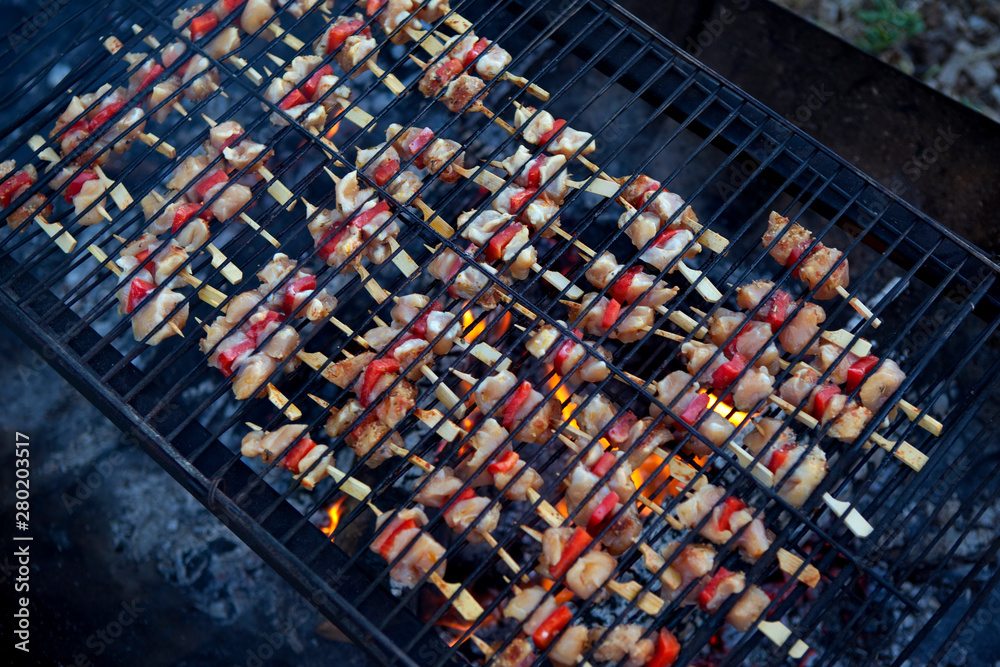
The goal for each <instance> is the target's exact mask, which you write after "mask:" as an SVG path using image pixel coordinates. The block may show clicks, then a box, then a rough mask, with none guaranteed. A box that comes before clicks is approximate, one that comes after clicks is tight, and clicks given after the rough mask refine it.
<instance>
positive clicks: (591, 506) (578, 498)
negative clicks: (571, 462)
mask: <svg viewBox="0 0 1000 667" xmlns="http://www.w3.org/2000/svg"><path fill="white" fill-rule="evenodd" d="M631 472H632V471H631V469H630V468H629V467H628V465H627V462H621V461H620V462H619V464H618V467H617V468H616V469H615V473H614V475H613V477H612V480H611V482H610V483H609V484H607V485H606V486H604V487H602V488H601V489H600V490H599V491H598V492H597V493H595V494H594V496H593V497H592V498H591V499H590V500H589V501H588V502H587V503H586V504H585V505H582V506H581V505H580V503H581V502H582V501H583V499H584V498H585V497H586V496H587V494H588V493H590V490H591V489H593V488H594V486H595V485H596V484H598V482H600V478H599V477H598V476H597V475H595V474H593V473H592V472H590V471H589V470H587V469H586V468H584V467H583V466H582V465H577V466H576V467H575V468H573V474H572V475H571V476H570V485H569V488H568V489H567V490H566V495H565V497H566V506H567V508H568V509H569V511H570V514H571V515H572V516H573V521H574V523H576V524H577V525H578V526H581V527H586V526H587V524H588V523H589V522H590V518H591V515H592V514H593V513H594V510H596V509H597V507H598V506H600V504H601V501H603V500H604V499H605V497H606V496H607V495H608V494H609V493H614V494H616V495H617V496H618V500H619V501H622V500H623V498H622V496H625V498H624V500H625V502H628V503H629V505H628V506H627V507H625V509H624V511H622V505H621V502H619V503H616V505H615V507H614V509H612V510H611V512H609V516H618V515H619V513H620V514H621V515H620V516H618V518H617V519H616V520H615V521H614V523H612V524H611V527H610V528H609V530H608V531H607V532H606V533H605V534H604V537H602V538H601V543H602V544H603V545H604V546H605V547H607V549H608V551H609V552H610V553H611V554H612V555H614V556H619V555H621V554H623V553H625V551H627V550H628V548H629V547H630V546H632V545H633V544H635V542H636V541H637V540H638V539H639V533H640V532H641V531H642V520H641V519H640V518H639V513H638V511H637V510H636V508H635V505H634V503H633V502H632V501H631V496H632V495H633V494H634V493H635V486H634V485H633V484H632V482H631V479H629V477H628V476H629V475H630V474H631ZM574 512H575V514H574Z"/></svg>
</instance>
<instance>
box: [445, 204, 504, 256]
mask: <svg viewBox="0 0 1000 667" xmlns="http://www.w3.org/2000/svg"><path fill="white" fill-rule="evenodd" d="M513 217H514V216H512V215H510V214H509V213H500V212H499V211H477V210H476V209H472V210H471V211H465V212H464V213H462V214H461V215H460V216H458V228H459V230H461V232H460V233H461V235H462V238H464V239H467V240H469V241H472V242H473V243H475V244H476V245H477V246H480V247H482V246H484V245H487V244H488V243H489V242H490V239H491V238H493V234H495V233H496V231H497V230H498V229H500V228H501V227H503V226H505V225H506V224H507V222H508V221H510V220H511V219H512V218H513Z"/></svg>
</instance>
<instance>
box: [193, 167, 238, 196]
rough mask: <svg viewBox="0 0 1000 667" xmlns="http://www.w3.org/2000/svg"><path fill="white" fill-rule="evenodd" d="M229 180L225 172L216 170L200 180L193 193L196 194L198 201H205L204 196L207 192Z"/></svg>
mask: <svg viewBox="0 0 1000 667" xmlns="http://www.w3.org/2000/svg"><path fill="white" fill-rule="evenodd" d="M228 180H229V178H228V177H227V176H226V172H225V170H223V169H216V170H215V171H213V172H212V173H211V174H209V175H208V176H206V177H205V178H204V179H202V181H201V183H199V184H198V185H197V186H196V187H195V189H194V191H195V192H197V193H198V199H202V200H204V199H205V195H206V194H208V191H209V190H211V189H212V188H214V187H215V186H216V185H218V184H219V183H225V182H226V181H228Z"/></svg>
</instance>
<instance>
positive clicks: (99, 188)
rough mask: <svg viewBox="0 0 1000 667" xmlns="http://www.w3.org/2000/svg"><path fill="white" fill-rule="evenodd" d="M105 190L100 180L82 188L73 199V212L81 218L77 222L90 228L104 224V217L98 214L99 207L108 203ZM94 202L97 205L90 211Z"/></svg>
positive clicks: (86, 184)
mask: <svg viewBox="0 0 1000 667" xmlns="http://www.w3.org/2000/svg"><path fill="white" fill-rule="evenodd" d="M105 189H106V188H105V187H104V184H103V183H102V182H101V180H100V179H96V180H93V181H87V182H86V183H84V184H83V186H82V187H81V188H80V192H79V193H77V195H76V196H75V197H73V211H74V213H75V214H76V215H77V216H79V217H78V218H77V221H78V222H79V223H80V224H81V225H84V226H90V225H96V224H99V223H102V222H104V216H102V215H101V214H100V213H99V212H98V210H97V207H98V206H104V205H105V204H106V203H107V199H105V198H104V192H105ZM94 202H97V203H96V205H95V206H94V207H93V208H91V209H90V210H89V211H88V210H87V207H89V206H90V205H91V204H94ZM85 211H86V212H85Z"/></svg>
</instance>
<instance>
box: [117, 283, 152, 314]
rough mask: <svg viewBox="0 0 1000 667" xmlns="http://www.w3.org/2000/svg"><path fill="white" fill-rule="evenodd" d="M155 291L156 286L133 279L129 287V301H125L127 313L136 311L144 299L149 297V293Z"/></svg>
mask: <svg viewBox="0 0 1000 667" xmlns="http://www.w3.org/2000/svg"><path fill="white" fill-rule="evenodd" d="M154 289H156V285H154V284H153V283H151V282H149V281H148V280H143V279H142V278H133V279H132V282H131V284H129V287H128V299H127V300H126V301H125V312H126V313H131V312H132V311H133V310H135V308H136V306H138V305H139V303H141V302H142V300H143V299H145V298H146V297H147V296H149V293H150V292H152V291H153V290H154Z"/></svg>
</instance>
